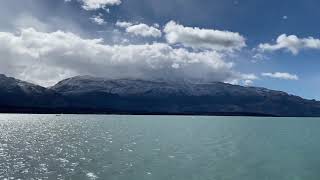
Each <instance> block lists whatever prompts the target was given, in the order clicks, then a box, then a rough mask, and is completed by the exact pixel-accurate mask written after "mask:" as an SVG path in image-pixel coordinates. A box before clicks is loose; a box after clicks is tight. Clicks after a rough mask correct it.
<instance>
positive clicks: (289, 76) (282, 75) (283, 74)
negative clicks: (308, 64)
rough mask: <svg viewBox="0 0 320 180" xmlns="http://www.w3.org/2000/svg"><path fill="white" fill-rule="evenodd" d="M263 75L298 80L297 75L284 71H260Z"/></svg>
mask: <svg viewBox="0 0 320 180" xmlns="http://www.w3.org/2000/svg"><path fill="white" fill-rule="evenodd" d="M261 75H262V76H264V77H269V78H275V79H284V80H299V77H298V76H297V75H295V74H290V73H286V72H276V73H262V74H261Z"/></svg>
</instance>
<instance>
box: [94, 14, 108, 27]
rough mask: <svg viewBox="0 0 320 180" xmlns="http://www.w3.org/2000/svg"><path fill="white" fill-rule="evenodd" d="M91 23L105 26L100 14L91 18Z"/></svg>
mask: <svg viewBox="0 0 320 180" xmlns="http://www.w3.org/2000/svg"><path fill="white" fill-rule="evenodd" d="M90 19H91V21H92V22H94V23H96V24H98V25H103V24H105V23H106V22H105V21H104V19H103V15H102V14H99V15H96V16H92V17H91V18H90Z"/></svg>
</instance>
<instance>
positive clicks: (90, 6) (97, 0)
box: [81, 0, 121, 10]
mask: <svg viewBox="0 0 320 180" xmlns="http://www.w3.org/2000/svg"><path fill="white" fill-rule="evenodd" d="M81 1H82V2H83V6H82V7H83V8H84V9H85V10H97V9H101V8H105V7H107V6H115V5H120V4H121V0H81Z"/></svg>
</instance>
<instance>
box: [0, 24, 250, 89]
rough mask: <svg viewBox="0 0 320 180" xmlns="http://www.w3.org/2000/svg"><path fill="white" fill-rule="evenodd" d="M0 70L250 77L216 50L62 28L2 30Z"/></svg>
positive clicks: (53, 77)
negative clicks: (107, 38)
mask: <svg viewBox="0 0 320 180" xmlns="http://www.w3.org/2000/svg"><path fill="white" fill-rule="evenodd" d="M0 54H1V57H2V58H1V59H0V64H1V66H0V72H3V73H5V74H8V75H10V76H14V77H17V78H20V79H23V80H28V81H31V82H35V83H38V84H41V85H52V84H53V83H55V82H57V81H58V80H61V79H64V78H67V77H70V76H75V75H86V74H87V75H93V76H103V77H110V78H141V79H159V78H161V79H165V80H174V79H179V80H180V79H188V80H202V81H224V82H231V81H239V80H245V79H252V78H253V79H254V77H253V76H252V75H243V74H241V73H239V72H236V71H235V70H234V68H233V63H230V62H227V61H226V60H224V59H223V58H224V56H223V55H221V54H219V53H217V52H214V51H203V52H193V51H190V50H187V49H184V48H173V47H171V46H170V45H168V44H163V43H153V44H142V45H106V44H104V43H103V40H102V39H83V38H81V37H79V36H78V35H76V34H73V33H67V32H63V31H56V32H52V33H44V32H39V31H37V30H35V29H32V28H27V29H23V30H21V32H20V33H18V34H13V33H10V32H0Z"/></svg>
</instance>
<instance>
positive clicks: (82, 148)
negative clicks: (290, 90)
mask: <svg viewBox="0 0 320 180" xmlns="http://www.w3.org/2000/svg"><path fill="white" fill-rule="evenodd" d="M319 129H320V119H317V118H249V117H192V116H190V117H184V116H95V115H62V116H55V115H7V114H2V115H0V179H75V180H82V179H89V180H90V179H107V180H149V179H150V180H319V179H320V171H319V170H320V156H319V152H320V143H319V138H320V131H319Z"/></svg>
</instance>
